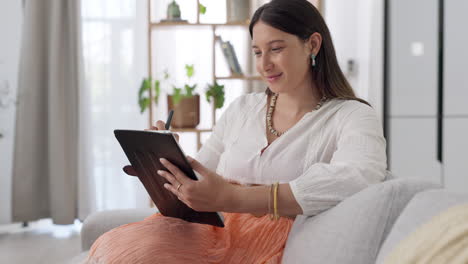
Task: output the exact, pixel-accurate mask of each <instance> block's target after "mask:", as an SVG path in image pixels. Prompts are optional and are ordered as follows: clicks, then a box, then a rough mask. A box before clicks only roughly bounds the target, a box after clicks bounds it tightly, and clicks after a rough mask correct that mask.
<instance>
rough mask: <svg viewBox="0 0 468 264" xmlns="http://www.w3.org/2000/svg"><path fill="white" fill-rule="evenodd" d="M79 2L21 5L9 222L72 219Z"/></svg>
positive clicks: (46, 1)
mask: <svg viewBox="0 0 468 264" xmlns="http://www.w3.org/2000/svg"><path fill="white" fill-rule="evenodd" d="M78 6H79V1H75V0H68V1H64V0H63V1H62V0H43V1H32V0H31V1H26V2H25V12H24V24H23V31H22V32H23V37H22V45H21V61H20V66H19V78H18V106H17V115H16V137H15V149H14V164H13V173H12V174H13V177H12V181H13V188H12V203H13V205H12V217H13V221H23V222H24V221H31V220H37V219H39V218H52V220H53V221H54V223H57V224H70V223H73V221H74V219H75V218H76V204H77V199H76V198H77V188H76V187H77V185H76V183H77V152H76V150H77V148H78V141H77V134H78V127H77V124H78V90H79V81H78V72H79V67H78V66H79V45H78V43H79V41H78V40H79V34H78V33H79V23H78V22H79V15H78V14H79V8H78Z"/></svg>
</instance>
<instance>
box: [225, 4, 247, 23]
mask: <svg viewBox="0 0 468 264" xmlns="http://www.w3.org/2000/svg"><path fill="white" fill-rule="evenodd" d="M226 10H227V14H226V20H227V23H237V22H246V21H247V20H249V18H250V0H226Z"/></svg>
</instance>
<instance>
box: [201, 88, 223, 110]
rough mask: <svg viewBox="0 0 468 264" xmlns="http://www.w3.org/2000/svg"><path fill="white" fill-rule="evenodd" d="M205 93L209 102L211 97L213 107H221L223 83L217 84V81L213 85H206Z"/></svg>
mask: <svg viewBox="0 0 468 264" xmlns="http://www.w3.org/2000/svg"><path fill="white" fill-rule="evenodd" d="M205 95H206V100H207V101H208V102H209V103H210V102H211V98H213V100H214V105H215V109H219V108H222V107H223V105H224V100H225V93H224V85H219V84H218V83H217V82H215V83H214V84H213V85H208V90H207V91H206V93H205Z"/></svg>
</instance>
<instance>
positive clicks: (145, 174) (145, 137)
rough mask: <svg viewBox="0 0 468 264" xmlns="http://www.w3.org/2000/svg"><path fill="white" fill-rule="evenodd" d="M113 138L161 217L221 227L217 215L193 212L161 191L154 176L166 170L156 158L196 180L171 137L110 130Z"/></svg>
mask: <svg viewBox="0 0 468 264" xmlns="http://www.w3.org/2000/svg"><path fill="white" fill-rule="evenodd" d="M114 134H115V137H116V138H117V140H118V141H119V143H120V145H121V147H122V149H123V150H124V152H125V155H126V156H127V158H128V160H129V161H130V164H131V165H132V167H133V168H134V169H135V171H136V172H137V175H138V178H139V179H140V181H141V182H142V183H143V186H144V187H145V189H146V191H147V192H148V194H149V195H150V197H151V199H152V200H153V202H154V203H155V205H156V207H157V208H158V209H159V211H160V212H161V214H162V215H164V216H169V217H176V218H180V219H183V220H185V221H188V222H194V223H201V224H210V225H214V226H220V227H224V224H223V222H222V220H221V218H220V216H219V215H218V214H217V213H215V212H197V211H195V210H193V209H191V208H190V207H188V206H187V205H185V204H184V203H183V202H182V201H180V200H179V199H178V198H177V196H175V195H174V194H173V193H172V192H170V191H169V190H167V189H166V188H164V184H165V183H167V181H166V179H164V178H163V177H161V176H160V175H159V174H157V171H158V170H166V171H167V169H166V168H165V167H164V166H163V165H162V164H161V163H160V162H159V159H160V158H165V159H167V160H169V161H170V162H171V163H172V164H174V165H176V166H177V167H178V168H179V169H180V170H182V171H183V172H184V173H185V175H187V176H188V177H189V178H191V179H193V180H197V177H196V176H195V173H194V172H193V170H192V168H191V167H190V164H189V163H188V161H187V159H186V158H185V155H184V154H183V152H182V150H181V149H180V147H179V146H178V144H177V142H176V140H175V139H174V137H173V135H172V134H171V133H159V132H153V131H139V130H114Z"/></svg>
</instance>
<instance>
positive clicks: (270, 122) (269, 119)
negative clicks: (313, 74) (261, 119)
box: [266, 94, 327, 137]
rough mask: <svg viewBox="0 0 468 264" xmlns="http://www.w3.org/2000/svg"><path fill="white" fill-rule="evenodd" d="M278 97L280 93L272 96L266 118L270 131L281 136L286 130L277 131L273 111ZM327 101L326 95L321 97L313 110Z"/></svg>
mask: <svg viewBox="0 0 468 264" xmlns="http://www.w3.org/2000/svg"><path fill="white" fill-rule="evenodd" d="M276 99H278V94H273V96H272V97H271V101H270V107H269V108H268V113H267V116H266V120H267V126H268V131H270V133H272V134H273V135H275V136H277V137H279V136H281V135H283V134H284V133H286V131H287V130H286V131H284V132H279V131H276V129H274V128H273V118H272V116H273V112H274V111H275V106H276ZM326 101H327V97H326V96H323V97H322V99H320V102H318V104H317V105H316V106H315V108H314V110H312V111H317V110H319V109H320V107H322V105H323V103H325V102H326Z"/></svg>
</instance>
